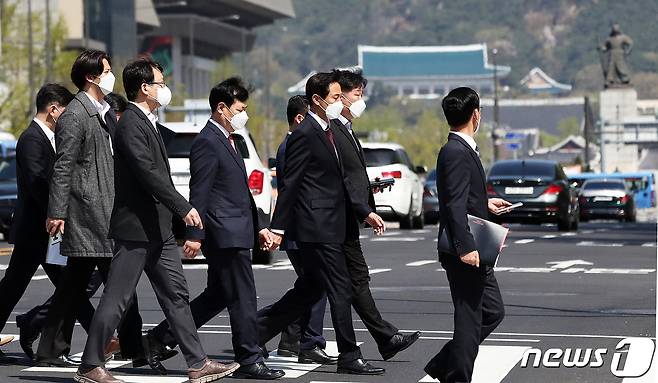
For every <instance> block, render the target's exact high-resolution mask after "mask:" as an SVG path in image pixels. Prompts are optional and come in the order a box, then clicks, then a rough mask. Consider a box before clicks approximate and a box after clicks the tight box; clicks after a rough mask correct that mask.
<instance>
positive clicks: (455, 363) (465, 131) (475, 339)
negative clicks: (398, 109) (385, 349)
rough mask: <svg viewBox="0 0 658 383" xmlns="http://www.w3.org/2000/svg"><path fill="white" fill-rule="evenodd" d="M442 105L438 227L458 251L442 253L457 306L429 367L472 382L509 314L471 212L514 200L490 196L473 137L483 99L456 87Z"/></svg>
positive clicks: (447, 379) (438, 374)
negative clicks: (448, 334) (445, 132)
mask: <svg viewBox="0 0 658 383" xmlns="http://www.w3.org/2000/svg"><path fill="white" fill-rule="evenodd" d="M441 106H442V107H443V112H444V114H445V116H446V120H447V121H448V125H450V134H449V137H448V142H447V143H446V144H445V145H444V146H443V148H441V152H440V153H439V158H438V161H437V166H436V169H437V186H438V193H439V208H440V209H439V211H440V229H439V232H441V231H442V230H446V231H447V237H448V238H449V239H450V241H452V246H453V248H454V250H455V254H456V255H454V254H449V253H444V252H440V253H439V260H440V261H441V265H442V266H443V268H444V269H445V271H446V275H447V277H448V282H449V283H450V293H451V295H452V302H453V305H454V307H455V314H454V326H455V328H454V333H453V338H452V340H450V341H449V342H448V343H446V344H445V346H444V347H443V348H442V349H441V351H440V352H439V353H438V354H437V355H436V356H434V358H432V360H430V362H429V363H428V364H427V366H426V367H425V372H427V373H428V374H429V375H430V376H431V377H433V378H435V379H439V380H440V381H441V382H442V383H453V382H470V381H471V376H472V375H473V364H474V363H475V357H476V356H477V353H478V348H479V345H480V343H482V341H483V340H484V339H485V338H486V337H487V336H488V335H489V334H490V333H491V332H492V331H493V330H494V329H495V328H496V327H497V326H498V324H500V322H502V320H503V317H504V315H505V309H504V306H503V301H502V298H501V295H500V290H499V288H498V282H496V277H495V276H494V270H493V267H491V266H485V265H482V266H480V255H479V253H478V249H477V247H476V241H475V239H474V238H473V234H472V233H471V232H470V230H469V226H468V218H467V215H469V214H470V215H472V216H474V217H479V218H483V219H487V218H488V216H489V214H488V212H489V211H491V212H492V213H499V212H500V211H501V209H502V210H504V209H505V208H507V207H508V206H511V204H510V203H509V202H507V201H504V200H502V199H499V198H492V199H487V186H486V176H485V173H484V168H483V167H482V163H481V162H480V157H479V152H478V148H477V145H476V143H475V140H474V139H473V136H474V135H475V132H476V131H477V130H478V128H479V126H480V117H481V116H480V112H481V111H480V98H479V97H478V95H477V93H476V92H475V91H474V90H473V89H470V88H465V87H462V88H456V89H453V90H452V91H450V93H448V95H447V96H446V97H445V98H444V99H443V101H442V104H441Z"/></svg>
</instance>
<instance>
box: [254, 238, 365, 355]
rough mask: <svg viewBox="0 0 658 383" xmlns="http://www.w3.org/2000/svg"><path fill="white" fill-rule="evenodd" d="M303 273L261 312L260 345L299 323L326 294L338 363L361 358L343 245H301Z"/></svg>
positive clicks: (259, 325) (259, 322)
mask: <svg viewBox="0 0 658 383" xmlns="http://www.w3.org/2000/svg"><path fill="white" fill-rule="evenodd" d="M299 249H300V251H301V252H300V254H301V259H302V267H303V269H304V274H303V275H302V276H298V277H297V280H296V281H295V284H294V286H293V288H292V289H290V290H288V291H287V292H286V293H285V294H284V295H283V297H281V299H279V300H278V301H277V302H276V303H274V304H272V305H270V306H268V307H266V308H264V309H261V310H260V311H259V312H258V335H259V337H260V341H259V343H260V344H265V343H267V342H268V341H269V340H270V339H272V338H274V337H275V336H276V335H277V334H279V333H280V332H281V331H283V329H285V328H286V327H288V326H289V325H290V324H291V323H292V322H294V321H295V320H297V319H298V318H299V317H300V316H302V315H303V314H304V313H305V312H308V310H310V309H311V307H312V306H313V305H314V304H315V303H316V302H317V301H318V300H319V299H320V298H321V297H322V294H323V293H325V292H326V294H327V298H328V299H329V307H330V310H331V320H332V323H333V326H334V330H335V331H336V342H337V343H338V352H339V353H340V355H339V356H338V363H349V362H351V361H353V360H355V359H359V358H361V350H360V348H359V346H357V344H356V335H355V334H354V326H353V324H352V308H351V302H352V299H351V296H352V294H351V286H350V277H349V273H348V271H347V264H346V262H345V255H344V253H343V249H342V246H341V244H333V243H305V242H302V243H299Z"/></svg>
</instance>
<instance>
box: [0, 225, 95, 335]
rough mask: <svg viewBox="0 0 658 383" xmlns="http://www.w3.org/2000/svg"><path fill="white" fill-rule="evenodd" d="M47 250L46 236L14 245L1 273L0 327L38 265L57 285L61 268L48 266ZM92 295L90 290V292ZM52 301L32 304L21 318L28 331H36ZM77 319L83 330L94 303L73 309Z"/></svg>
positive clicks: (87, 326) (87, 324) (92, 313)
mask: <svg viewBox="0 0 658 383" xmlns="http://www.w3.org/2000/svg"><path fill="white" fill-rule="evenodd" d="M47 250H48V237H47V236H44V238H39V240H36V241H34V243H33V244H26V243H23V242H19V243H17V244H16V245H15V247H14V250H13V252H12V255H11V259H10V260H9V266H8V267H7V270H6V271H5V276H4V278H2V280H1V281H0V291H2V292H3V293H2V295H0V330H2V328H3V327H4V325H5V324H6V323H7V320H8V319H9V316H10V315H11V312H12V310H13V309H14V307H16V304H18V301H19V300H20V299H21V297H22V296H23V294H24V293H25V290H26V289H27V286H28V285H29V284H30V281H31V280H32V277H33V276H34V273H36V271H37V268H38V267H39V265H41V266H42V267H43V270H44V271H45V272H46V275H48V278H49V279H50V281H51V282H52V283H53V284H54V285H57V282H58V281H59V278H60V276H61V274H62V271H63V269H64V268H63V267H62V266H58V265H50V264H47V263H46V262H45V259H46V252H47ZM92 294H93V293H92ZM51 303H52V297H51V298H49V299H48V300H47V301H46V302H44V303H43V304H41V305H39V306H36V307H34V308H33V309H32V310H30V311H29V312H28V313H27V314H25V315H24V318H25V319H26V320H27V324H28V326H29V327H31V328H32V331H40V330H41V327H42V325H43V321H44V320H45V315H46V314H47V313H48V308H49V306H50V305H51ZM76 313H77V318H78V320H79V321H80V324H82V326H83V327H84V328H85V330H87V329H88V328H89V324H90V323H91V317H92V316H93V315H94V306H92V304H91V303H90V302H89V300H86V301H85V302H84V303H83V304H82V305H81V306H80V307H78V308H77V310H76ZM60 341H61V342H66V340H65V339H60Z"/></svg>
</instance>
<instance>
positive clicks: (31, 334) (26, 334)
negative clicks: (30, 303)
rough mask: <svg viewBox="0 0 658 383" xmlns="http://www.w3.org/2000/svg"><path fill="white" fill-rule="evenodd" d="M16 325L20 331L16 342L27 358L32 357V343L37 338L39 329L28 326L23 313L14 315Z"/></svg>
mask: <svg viewBox="0 0 658 383" xmlns="http://www.w3.org/2000/svg"><path fill="white" fill-rule="evenodd" d="M16 326H18V329H19V331H20V337H19V338H18V343H19V344H20V345H21V349H23V352H24V353H25V355H27V357H28V358H30V359H34V349H33V348H32V345H33V344H34V342H35V341H36V340H37V338H39V334H40V333H41V331H40V329H33V328H30V326H29V323H27V319H26V318H25V315H16Z"/></svg>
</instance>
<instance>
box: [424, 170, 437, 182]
mask: <svg viewBox="0 0 658 383" xmlns="http://www.w3.org/2000/svg"><path fill="white" fill-rule="evenodd" d="M426 180H427V181H436V169H432V171H431V172H430V174H428V175H427V179H426Z"/></svg>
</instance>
